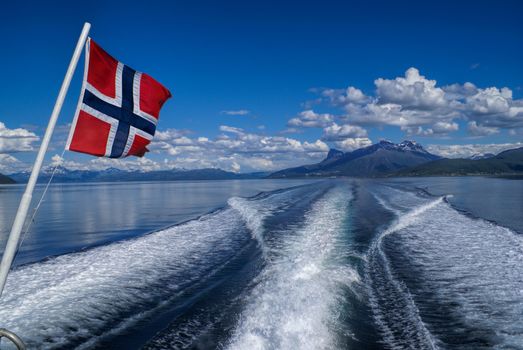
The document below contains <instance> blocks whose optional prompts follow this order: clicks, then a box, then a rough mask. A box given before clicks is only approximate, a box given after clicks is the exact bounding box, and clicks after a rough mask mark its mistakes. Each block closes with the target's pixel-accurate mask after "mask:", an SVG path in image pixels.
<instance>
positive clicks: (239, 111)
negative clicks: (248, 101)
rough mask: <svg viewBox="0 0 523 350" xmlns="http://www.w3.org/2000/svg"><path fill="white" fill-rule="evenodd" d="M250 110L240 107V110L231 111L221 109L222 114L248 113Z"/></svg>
mask: <svg viewBox="0 0 523 350" xmlns="http://www.w3.org/2000/svg"><path fill="white" fill-rule="evenodd" d="M249 113H250V111H249V110H247V109H238V110H230V111H221V112H220V114H225V115H247V114H249Z"/></svg>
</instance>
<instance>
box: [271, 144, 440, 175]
mask: <svg viewBox="0 0 523 350" xmlns="http://www.w3.org/2000/svg"><path fill="white" fill-rule="evenodd" d="M440 158H441V157H439V156H437V155H434V154H431V153H429V152H428V151H427V150H425V149H424V148H423V146H422V145H420V144H419V143H417V142H416V141H409V140H406V141H403V142H401V143H393V142H390V141H386V140H382V141H380V142H378V143H376V144H374V145H371V146H368V147H364V148H360V149H357V150H355V151H352V152H346V153H343V152H341V151H339V150H335V149H331V150H330V151H329V154H328V155H327V158H325V159H324V160H323V161H322V162H320V163H317V164H311V165H304V166H301V167H296V168H291V169H285V170H281V171H278V172H275V173H273V174H271V177H273V178H281V177H303V176H371V177H372V176H380V175H384V174H389V173H392V172H395V171H398V170H401V169H405V168H408V167H411V166H416V165H420V164H423V163H426V162H430V161H433V160H436V159H440Z"/></svg>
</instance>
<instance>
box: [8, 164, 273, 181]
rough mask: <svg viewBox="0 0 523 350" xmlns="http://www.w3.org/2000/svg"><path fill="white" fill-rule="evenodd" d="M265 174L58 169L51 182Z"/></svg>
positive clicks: (20, 177) (23, 177)
mask: <svg viewBox="0 0 523 350" xmlns="http://www.w3.org/2000/svg"><path fill="white" fill-rule="evenodd" d="M51 174H52V169H51V168H47V169H45V170H44V171H42V173H41V174H40V176H39V177H38V182H47V181H49V178H50V177H51ZM29 175H30V174H29V173H28V172H23V173H17V174H12V175H11V177H12V178H13V179H15V181H17V182H27V180H28V179H29ZM267 175H268V174H267V173H263V172H260V173H248V174H237V173H233V172H229V171H225V170H221V169H211V168H209V169H196V170H180V169H173V170H161V171H149V172H142V171H126V170H120V169H116V168H109V169H106V170H101V171H92V170H69V169H67V168H64V167H61V166H60V167H58V168H57V169H56V171H55V175H54V178H53V182H55V183H60V182H123V181H176V180H234V179H259V178H263V177H265V176H267Z"/></svg>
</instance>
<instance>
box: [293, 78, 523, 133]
mask: <svg viewBox="0 0 523 350" xmlns="http://www.w3.org/2000/svg"><path fill="white" fill-rule="evenodd" d="M374 84H375V92H374V95H365V94H364V93H363V92H362V91H361V90H359V89H357V88H356V87H353V86H350V87H349V88H347V89H346V90H343V89H330V88H324V89H319V90H318V94H319V95H320V96H321V99H322V103H323V104H325V103H326V104H327V105H328V106H329V107H333V106H334V107H338V108H341V113H340V114H339V115H331V114H329V116H330V118H329V120H330V121H332V122H335V123H338V124H342V123H344V124H351V125H354V126H363V127H383V126H393V127H399V128H400V129H401V130H403V131H404V132H405V133H406V134H408V135H417V136H424V137H427V136H430V137H448V136H449V135H451V134H452V133H453V132H455V131H457V130H458V129H459V123H460V121H465V122H466V123H470V122H476V124H468V125H469V127H468V129H469V132H470V133H471V134H473V135H474V136H478V137H479V136H488V135H492V134H493V133H495V132H496V131H495V130H497V131H501V130H502V129H506V130H508V131H510V130H514V129H521V128H523V99H514V97H513V93H512V90H510V89H509V88H507V87H502V88H497V87H488V88H478V87H477V86H476V85H474V84H473V83H471V82H466V83H464V84H458V83H454V84H450V85H446V86H438V84H437V81H436V80H433V79H429V78H427V77H425V76H424V75H422V74H421V73H420V72H419V70H418V69H416V68H409V69H408V70H407V71H406V72H405V74H404V76H401V77H397V78H393V79H389V78H377V79H376V80H375V81H374ZM316 108H317V109H318V108H320V107H319V106H317V107H316ZM315 114H318V113H315ZM291 121H292V126H295V127H302V126H304V125H303V124H304V123H303V122H302V118H293V119H291ZM291 121H290V122H291ZM325 124H328V125H325ZM331 124H332V123H330V122H325V121H324V123H309V127H318V128H326V127H327V126H329V125H331ZM485 128H487V129H485Z"/></svg>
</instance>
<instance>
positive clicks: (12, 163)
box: [0, 153, 30, 174]
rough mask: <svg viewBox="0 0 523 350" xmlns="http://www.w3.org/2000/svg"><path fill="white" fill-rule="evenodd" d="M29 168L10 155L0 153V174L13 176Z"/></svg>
mask: <svg viewBox="0 0 523 350" xmlns="http://www.w3.org/2000/svg"><path fill="white" fill-rule="evenodd" d="M29 169H30V167H29V166H28V165H27V164H25V163H24V162H21V161H20V160H18V159H17V158H15V157H13V156H12V155H10V154H1V153H0V173H2V174H13V173H18V172H21V171H28V170H29Z"/></svg>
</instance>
